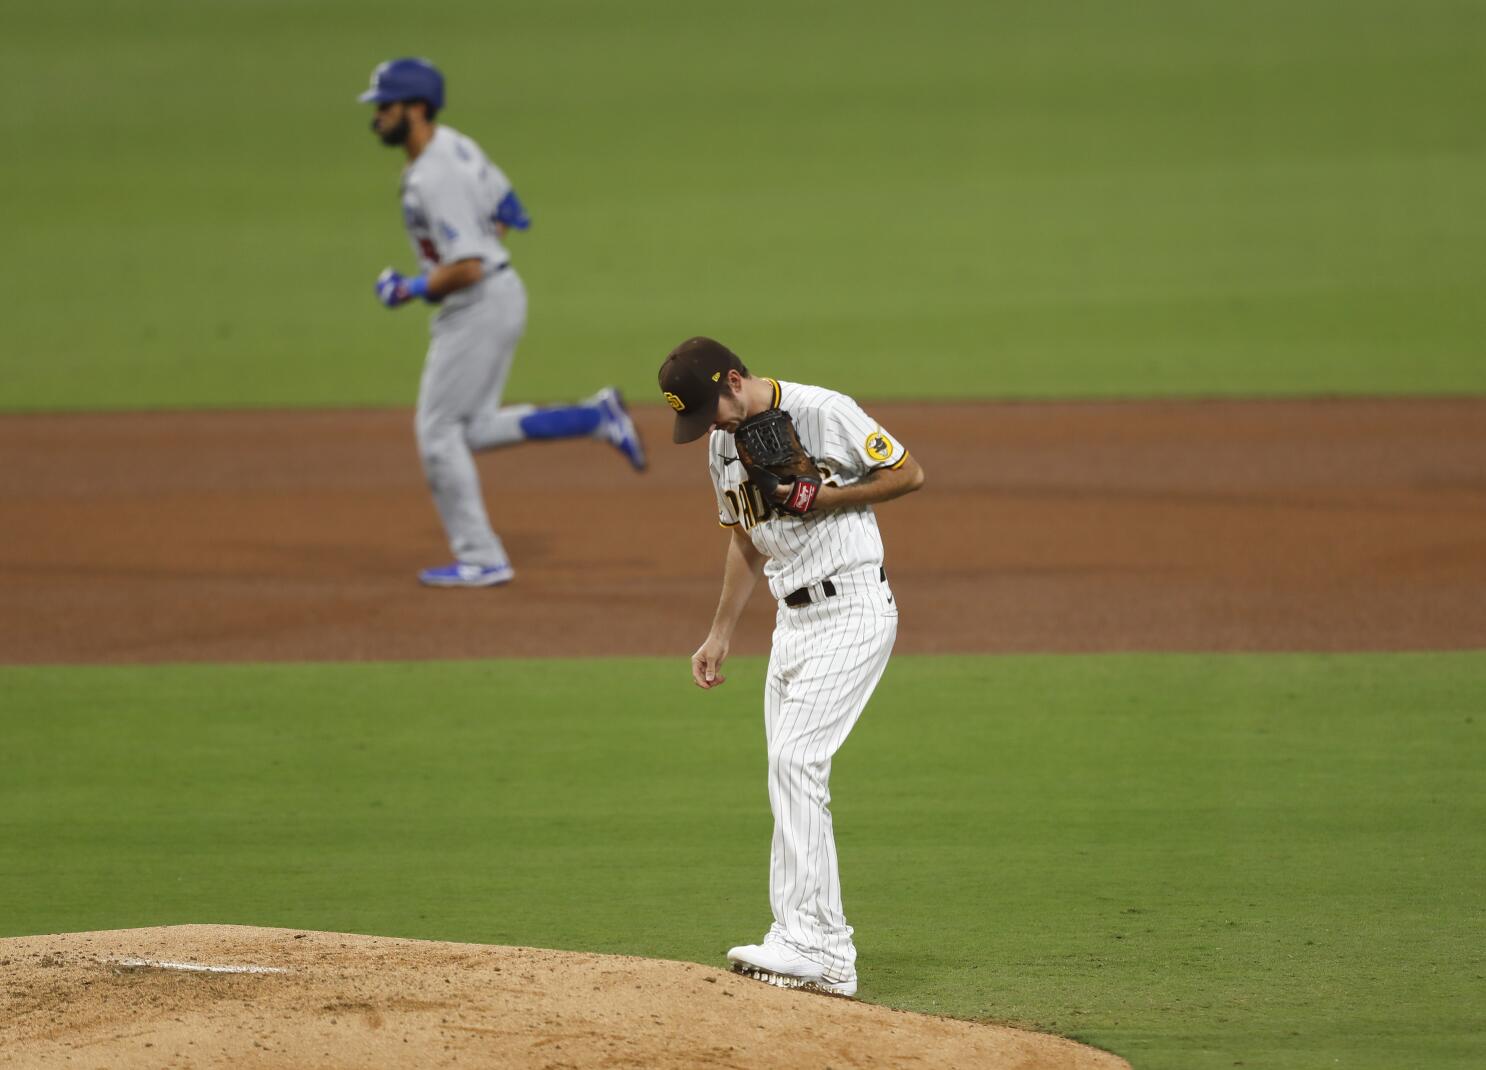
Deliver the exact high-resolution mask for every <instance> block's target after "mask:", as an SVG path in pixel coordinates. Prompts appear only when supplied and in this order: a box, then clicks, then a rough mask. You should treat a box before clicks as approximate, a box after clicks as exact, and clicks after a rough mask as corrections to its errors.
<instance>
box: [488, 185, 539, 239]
mask: <svg viewBox="0 0 1486 1070" xmlns="http://www.w3.org/2000/svg"><path fill="white" fill-rule="evenodd" d="M487 203H488V202H487ZM495 221H496V222H497V223H504V224H505V225H506V226H508V227H510V228H511V229H512V230H525V229H526V228H527V227H529V226H531V216H529V215H527V214H526V209H525V208H523V207H522V206H521V201H520V199H519V198H518V197H517V196H516V191H515V190H512V191H511V192H510V193H507V194H506V195H505V196H504V197H502V198H501V202H500V204H498V205H497V206H496V208H495Z"/></svg>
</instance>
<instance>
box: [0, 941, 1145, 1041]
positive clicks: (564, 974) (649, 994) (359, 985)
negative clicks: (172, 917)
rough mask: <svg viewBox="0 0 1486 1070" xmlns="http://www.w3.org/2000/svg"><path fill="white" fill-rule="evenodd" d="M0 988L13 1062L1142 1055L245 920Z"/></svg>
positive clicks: (594, 962) (772, 992)
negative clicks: (258, 925) (160, 964)
mask: <svg viewBox="0 0 1486 1070" xmlns="http://www.w3.org/2000/svg"><path fill="white" fill-rule="evenodd" d="M126 961H132V962H134V963H136V965H125V964H124V962H126ZM140 961H149V962H162V961H163V962H169V963H172V964H176V965H177V966H181V965H194V966H204V965H216V966H234V967H244V966H254V967H259V968H263V967H272V968H275V969H278V970H281V971H283V972H279V973H267V972H253V973H248V972H236V973H226V972H209V971H204V970H185V969H180V968H171V969H166V968H149V967H141V966H139V965H137V963H138V962H140ZM0 992H4V993H5V995H4V997H3V1006H4V1007H5V1008H6V1010H5V1013H4V1014H0V1065H14V1066H21V1065H25V1066H34V1067H51V1066H69V1067H77V1066H93V1065H96V1066H108V1067H111V1068H113V1067H117V1068H121V1070H131V1068H142V1067H161V1066H180V1067H217V1066H222V1067H225V1066H252V1067H284V1068H288V1067H324V1068H336V1070H340V1068H351V1067H356V1068H361V1067H374V1066H384V1067H385V1066H389V1065H418V1066H461V1067H471V1066H473V1067H481V1068H484V1067H551V1068H554V1070H556V1068H558V1067H621V1066H635V1067H638V1066H645V1067H656V1068H660V1070H673V1068H674V1070H679V1068H681V1067H744V1066H757V1065H760V1064H761V1063H763V1062H765V1061H767V1062H768V1063H771V1064H772V1063H778V1062H779V1061H780V1060H781V1058H783V1057H785V1055H786V1054H787V1056H788V1061H790V1062H791V1063H795V1064H798V1065H814V1066H822V1067H825V1066H839V1067H846V1066H851V1067H890V1066H904V1065H934V1066H943V1067H985V1068H990V1070H995V1068H1001V1067H1006V1068H1011V1067H1016V1068H1018V1070H1129V1065H1128V1064H1127V1063H1126V1062H1125V1061H1124V1060H1122V1059H1120V1058H1118V1057H1117V1056H1114V1055H1111V1054H1109V1053H1107V1052H1103V1051H1099V1050H1097V1049H1095V1048H1091V1047H1088V1046H1086V1045H1083V1044H1079V1043H1077V1042H1075V1041H1071V1040H1066V1039H1063V1038H1060V1037H1053V1036H1047V1035H1043V1034H1038V1033H1032V1032H1028V1031H1026V1030H1020V1029H1013V1028H1009V1027H1005V1026H997V1025H986V1024H978V1023H974V1022H965V1021H959V1020H956V1019H950V1018H938V1017H933V1016H929V1015H923V1014H915V1013H912V1012H907V1011H895V1010H892V1009H889V1008H886V1007H880V1006H875V1005H873V1004H870V1003H865V1002H861V1001H852V1000H845V999H838V998H832V997H826V996H819V995H813V994H809V993H802V992H789V991H783V990H780V989H775V988H772V987H769V986H767V985H764V984H760V983H759V982H757V981H752V980H749V979H746V978H743V977H740V976H738V975H736V974H732V973H729V972H727V971H725V970H722V969H717V968H713V967H709V966H702V965H699V964H697V963H687V962H667V961H662V960H655V959H643V958H633V957H627V956H618V955H599V954H591V953H585V952H571V951H549V950H541V949H535V948H512V947H498V946H493V945H483V944H460V943H445V942H439V941H427V940H409V939H401V938H393V937H376V936H363V935H356V934H346V933H327V932H311V931H303V930H293V929H274V928H256V927H251V926H239V925H172V926H163V927H154V928H140V929H116V930H106V931H99V932H85V933H62V934H53V935H45V936H25V937H12V938H9V939H4V940H0Z"/></svg>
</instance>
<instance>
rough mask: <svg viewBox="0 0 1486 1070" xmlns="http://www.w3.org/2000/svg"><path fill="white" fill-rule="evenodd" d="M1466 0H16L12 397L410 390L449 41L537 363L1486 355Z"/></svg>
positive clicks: (1157, 373)
mask: <svg viewBox="0 0 1486 1070" xmlns="http://www.w3.org/2000/svg"><path fill="white" fill-rule="evenodd" d="M1483 35H1486V7H1483V6H1482V5H1481V4H1479V3H1472V2H1464V0H1412V2H1409V3H1404V2H1402V0H1386V2H1385V0H1346V2H1343V0H1324V2H1321V0H1298V2H1297V0H1285V2H1283V3H1282V2H1279V0H1260V2H1257V3H1248V4H1233V3H1228V2H1219V0H1150V2H1142V3H1136V4H1093V3H1085V2H1075V0H1045V2H1039V3H1032V4H1027V3H1016V4H1012V3H1005V2H983V0H961V2H944V0H928V2H924V3H915V4H909V5H904V4H902V3H898V2H892V3H889V2H886V0H851V2H849V3H848V2H845V0H840V2H809V0H806V2H797V0H789V2H784V0H764V2H757V3H750V4H744V5H738V4H723V3H705V2H704V3H695V4H689V5H677V4H674V3H669V2H661V0H634V2H629V3H624V4H614V3H608V2H606V0H551V2H544V3H540V4H527V5H505V4H502V5H492V4H488V3H485V2H483V0H443V2H441V3H440V4H439V5H437V9H436V10H429V9H426V8H422V7H418V6H410V5H407V4H402V3H397V4H393V3H390V2H387V0H321V2H307V0H255V2H252V3H245V2H229V0H151V2H150V3H147V4H145V3H122V2H104V0H58V2H56V3H51V4H44V5H23V6H19V7H16V8H15V9H14V10H8V11H7V13H6V20H5V32H4V34H3V35H0V65H3V68H4V70H5V72H6V78H7V84H8V85H11V86H13V87H16V89H17V90H18V92H12V93H11V94H10V95H9V99H10V100H11V102H12V103H11V105H10V106H9V107H7V108H5V109H4V111H3V113H0V137H3V139H4V141H5V143H6V145H7V146H8V148H7V151H6V153H5V154H4V158H3V160H0V196H3V199H4V202H5V203H6V205H7V206H8V207H9V208H10V211H9V212H8V213H7V221H6V255H5V257H4V258H3V263H0V289H3V292H4V294H5V304H6V316H5V325H4V336H3V339H0V409H35V408H53V407H65V408H75V407H85V408H86V407H151V406H196V405H213V406H238V405H365V404H378V405H379V404H393V405H404V404H409V403H410V402H411V399H412V397H413V394H414V390H415V387H416V382H417V372H418V367H419V365H420V362H421V358H422V347H423V343H424V322H423V321H424V316H423V315H422V314H421V312H420V310H418V309H408V310H402V311H400V312H398V313H396V314H393V313H389V312H386V311H384V310H382V309H381V308H379V307H378V306H376V305H375V303H374V302H373V300H372V296H371V281H372V279H373V277H374V276H375V275H376V273H377V272H378V270H379V269H380V268H381V267H382V266H383V265H384V264H387V263H389V262H391V263H396V264H398V265H400V266H403V267H404V268H406V267H408V266H409V265H410V261H411V257H410V253H409V251H408V249H407V245H406V241H405V239H404V237H403V235H402V232H401V229H400V220H399V213H398V210H397V206H396V184H397V170H398V159H397V157H396V156H395V154H393V153H391V152H388V151H386V150H384V149H382V148H380V147H379V146H378V145H377V144H376V143H375V142H374V140H373V139H372V137H371V135H370V134H369V133H368V131H367V129H366V121H367V118H368V112H367V109H366V108H365V107H364V106H360V105H357V104H355V103H354V101H353V97H354V95H355V94H356V93H357V92H358V91H359V90H360V89H361V88H363V86H364V84H365V82H366V78H367V75H368V72H369V71H370V69H371V67H372V66H373V64H375V63H376V62H377V61H379V60H381V59H384V58H387V57H389V56H392V55H397V54H404V53H418V54H426V55H428V56H431V57H433V58H434V59H435V60H437V61H438V62H439V63H440V64H442V65H443V67H444V68H445V69H446V72H447V73H448V75H449V78H450V85H451V98H450V104H449V107H448V110H447V113H446V118H447V119H448V121H449V122H450V123H451V124H452V125H455V126H457V127H460V128H463V129H464V130H466V131H467V132H468V133H471V134H473V135H475V136H476V137H477V138H479V139H480V140H482V141H483V143H484V144H485V145H486V147H487V148H488V149H489V150H490V151H491V153H492V155H494V156H495V157H496V159H497V160H498V162H500V163H501V164H502V165H503V166H505V168H506V169H507V170H508V171H509V172H510V173H511V174H512V176H513V177H514V178H515V180H516V182H517V186H518V188H519V189H520V191H521V192H522V194H523V196H524V198H525V200H526V201H527V202H528V204H529V206H530V207H531V209H532V212H533V215H534V217H535V220H536V225H535V229H534V230H533V231H532V232H531V233H530V234H529V235H525V236H519V237H518V238H517V239H516V240H515V241H514V242H513V247H514V248H515V250H516V256H517V259H518V262H519V265H520V267H521V270H522V273H523V275H524V276H525V277H526V279H527V281H528V284H529V287H530V289H531V292H532V295H533V304H532V320H531V324H530V330H529V333H528V337H527V341H526V343H525V345H524V347H523V350H522V352H521V355H520V359H519V362H518V365H517V369H516V372H515V375H514V378H513V380H512V384H511V391H510V396H511V397H512V398H513V399H528V398H548V397H574V396H578V395H580V394H583V393H587V392H588V391H589V390H590V389H591V388H592V386H593V385H594V384H595V383H596V382H598V381H601V380H610V381H615V382H618V383H620V384H621V385H623V386H624V387H625V388H627V389H628V390H629V391H630V392H631V393H632V394H633V395H636V396H639V397H645V398H648V397H650V396H652V394H653V393H654V379H653V376H654V369H655V366H656V365H657V364H658V362H659V358H660V357H661V356H662V355H663V354H664V353H665V352H666V350H667V349H669V348H670V346H671V345H673V344H674V343H675V342H677V341H679V340H680V339H682V338H684V337H686V336H687V335H689V334H692V333H697V332H705V333H712V334H716V335H717V336H719V337H722V338H724V339H725V340H728V341H729V342H731V343H733V344H734V345H735V347H736V348H737V349H738V350H739V351H740V352H741V353H743V355H744V356H745V357H746V358H748V359H749V360H751V361H752V362H753V363H754V364H755V365H756V366H759V367H762V368H765V369H767V370H769V371H772V372H773V373H775V374H779V375H783V376H786V377H793V378H798V379H804V380H815V381H825V382H830V383H839V384H841V385H843V386H845V387H847V388H849V389H851V390H852V391H854V392H856V393H858V394H861V395H863V396H870V397H904V396H923V397H945V396H986V395H994V396H1029V395H1076V396H1110V395H1186V394H1233V393H1237V394H1250V393H1264V394H1269V393H1282V394H1288V393H1330V392H1349V393H1355V392H1384V393H1437V392H1460V391H1464V392H1481V391H1483V390H1486V360H1482V354H1481V338H1482V337H1483V336H1486V312H1483V308H1486V305H1483V303H1482V302H1481V301H1480V300H1479V291H1480V289H1481V285H1482V282H1483V264H1486V214H1483V213H1482V212H1481V211H1480V206H1479V194H1480V190H1481V189H1483V188H1486V125H1483V124H1482V123H1481V122H1480V117H1479V111H1480V109H1479V106H1478V103H1479V101H1480V100H1482V99H1483V98H1486V75H1483V70H1486V68H1483V65H1482V64H1481V63H1480V62H1479V58H1480V57H1479V55H1478V53H1479V43H1480V41H1481V40H1482V38H1483Z"/></svg>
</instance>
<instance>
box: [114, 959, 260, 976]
mask: <svg viewBox="0 0 1486 1070" xmlns="http://www.w3.org/2000/svg"><path fill="white" fill-rule="evenodd" d="M113 961H114V964H115V965H117V966H125V967H128V968H129V969H135V970H140V969H147V970H186V971H188V972H190V973H288V972H289V971H288V970H286V969H285V968H283V967H282V966H219V965H215V964H213V963H209V962H167V961H165V960H163V959H114V960H113Z"/></svg>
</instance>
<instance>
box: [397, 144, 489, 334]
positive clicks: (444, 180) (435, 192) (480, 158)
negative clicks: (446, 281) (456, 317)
mask: <svg viewBox="0 0 1486 1070" xmlns="http://www.w3.org/2000/svg"><path fill="white" fill-rule="evenodd" d="M510 192H511V182H510V179H508V178H507V177H506V175H505V172H503V171H502V170H501V169H500V168H499V167H497V166H495V164H493V163H491V162H490V161H489V160H488V159H487V158H486V156H485V153H484V152H482V151H481V150H480V146H479V145H477V144H475V143H474V141H472V140H471V139H470V138H467V137H465V136H464V135H463V134H461V133H460V132H459V131H457V130H455V129H453V128H452V127H448V126H440V127H438V129H436V130H435V131H434V135H433V139H432V140H431V141H429V143H428V146H427V147H426V148H425V149H424V150H423V151H422V152H421V153H419V155H418V158H417V159H416V160H414V161H413V162H412V163H410V164H409V165H408V166H407V168H406V169H405V170H404V171H403V176H402V217H403V225H404V226H406V227H407V230H408V237H409V238H410V239H411V240H412V243H413V251H414V252H415V253H416V254H417V256H418V262H419V264H420V265H421V266H422V269H423V270H424V271H431V270H433V269H434V268H435V267H437V266H438V265H439V264H451V263H454V262H455V261H457V260H470V259H480V260H483V261H484V262H485V266H486V268H487V270H488V269H491V268H494V267H496V266H498V265H500V264H504V263H506V262H507V261H508V260H509V259H510V256H509V254H508V253H507V252H506V247H505V246H504V245H502V244H501V240H500V238H499V237H497V236H496V232H495V212H496V209H497V208H498V207H499V206H500V202H501V200H502V198H504V197H505V196H506V194H508V193H510ZM463 293H464V291H460V292H456V293H454V294H451V295H450V296H449V299H448V300H447V302H446V306H447V307H457V306H459V305H461V304H463V303H466V302H467V301H469V300H473V299H474V296H475V295H474V294H473V293H470V294H469V295H468V296H465V297H462V296H461V295H462V294H463Z"/></svg>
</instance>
